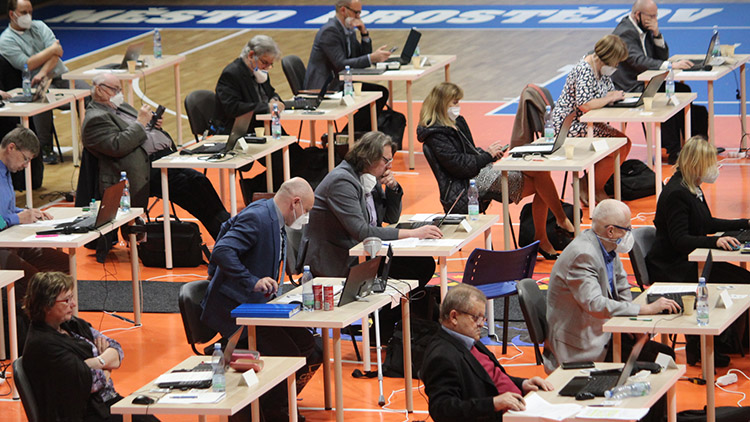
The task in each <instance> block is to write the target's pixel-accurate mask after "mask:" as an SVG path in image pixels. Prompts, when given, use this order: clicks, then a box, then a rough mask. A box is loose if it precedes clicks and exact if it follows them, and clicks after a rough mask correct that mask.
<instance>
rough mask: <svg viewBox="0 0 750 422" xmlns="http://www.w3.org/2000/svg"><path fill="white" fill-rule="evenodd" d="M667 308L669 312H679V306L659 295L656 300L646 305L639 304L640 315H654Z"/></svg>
mask: <svg viewBox="0 0 750 422" xmlns="http://www.w3.org/2000/svg"><path fill="white" fill-rule="evenodd" d="M663 310H667V311H669V313H670V314H676V313H677V312H680V306H679V305H678V304H677V302H675V301H674V300H672V299H667V298H666V297H660V298H659V299H658V300H657V301H656V302H652V303H649V304H648V305H641V312H639V314H640V315H656V314H658V313H661V311H663Z"/></svg>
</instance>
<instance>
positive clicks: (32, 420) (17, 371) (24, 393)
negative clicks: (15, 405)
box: [13, 357, 42, 422]
mask: <svg viewBox="0 0 750 422" xmlns="http://www.w3.org/2000/svg"><path fill="white" fill-rule="evenodd" d="M22 359H23V357H20V358H18V359H16V360H15V362H13V379H14V380H15V384H16V388H17V389H18V395H19V396H21V403H22V404H23V410H24V412H26V418H27V419H28V420H29V422H41V420H42V419H41V418H40V417H39V407H38V406H37V404H36V398H34V392H33V391H31V383H30V382H29V379H28V377H26V371H24V369H23V364H22V362H23V360H22Z"/></svg>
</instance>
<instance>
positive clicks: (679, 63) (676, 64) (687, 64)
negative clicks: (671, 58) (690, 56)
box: [672, 60, 694, 69]
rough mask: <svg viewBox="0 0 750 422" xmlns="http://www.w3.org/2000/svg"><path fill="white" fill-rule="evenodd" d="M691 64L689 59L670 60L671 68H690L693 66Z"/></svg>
mask: <svg viewBox="0 0 750 422" xmlns="http://www.w3.org/2000/svg"><path fill="white" fill-rule="evenodd" d="M693 64H694V63H693V62H691V61H690V60H677V61H676V62H672V69H690V68H691V67H693Z"/></svg>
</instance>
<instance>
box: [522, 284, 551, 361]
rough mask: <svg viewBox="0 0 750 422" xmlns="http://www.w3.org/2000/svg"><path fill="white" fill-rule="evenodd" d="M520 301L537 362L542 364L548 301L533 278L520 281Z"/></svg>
mask: <svg viewBox="0 0 750 422" xmlns="http://www.w3.org/2000/svg"><path fill="white" fill-rule="evenodd" d="M517 288H518V303H519V304H520V305H521V312H522V313H523V319H524V321H526V328H528V330H529V337H531V341H532V342H533V343H534V354H535V355H536V364H537V365H541V364H542V352H541V350H540V349H539V345H540V344H541V343H544V341H545V339H546V338H547V303H546V301H545V299H544V296H543V295H542V292H541V291H540V290H539V286H538V285H537V284H536V281H534V280H533V279H531V278H524V279H523V280H521V281H519V282H518V286H517Z"/></svg>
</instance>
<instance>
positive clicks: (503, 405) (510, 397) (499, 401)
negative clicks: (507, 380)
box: [492, 393, 526, 412]
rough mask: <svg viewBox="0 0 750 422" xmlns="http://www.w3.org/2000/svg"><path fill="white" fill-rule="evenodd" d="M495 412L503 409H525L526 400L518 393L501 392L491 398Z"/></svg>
mask: <svg viewBox="0 0 750 422" xmlns="http://www.w3.org/2000/svg"><path fill="white" fill-rule="evenodd" d="M492 403H493V404H494V405H495V412H502V411H504V410H526V402H525V401H524V400H523V397H521V395H520V394H518V393H503V394H500V395H499V396H495V397H493V398H492Z"/></svg>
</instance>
